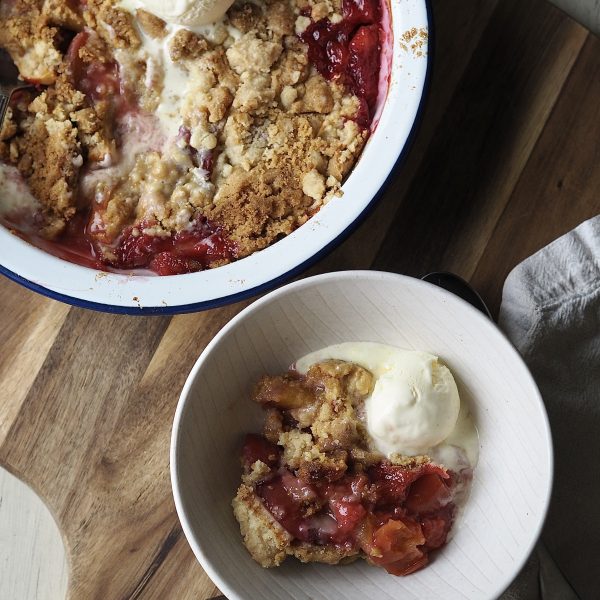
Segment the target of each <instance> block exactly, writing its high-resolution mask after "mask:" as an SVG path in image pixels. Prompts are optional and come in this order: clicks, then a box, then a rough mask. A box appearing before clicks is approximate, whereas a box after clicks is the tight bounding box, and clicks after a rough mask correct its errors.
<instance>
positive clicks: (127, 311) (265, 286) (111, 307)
mask: <svg viewBox="0 0 600 600" xmlns="http://www.w3.org/2000/svg"><path fill="white" fill-rule="evenodd" d="M425 9H426V11H427V29H428V38H429V40H428V45H427V68H426V71H425V81H424V83H423V92H422V94H421V99H420V101H419V106H418V108H417V114H416V116H415V120H414V122H413V125H412V127H411V130H410V133H409V134H408V137H407V138H406V142H405V143H404V147H403V148H402V151H401V152H400V154H399V156H398V158H397V160H396V162H395V164H394V166H393V168H392V169H391V170H390V172H389V174H388V176H387V177H386V179H385V181H384V182H383V184H382V185H381V187H380V188H379V191H378V192H377V193H376V194H375V195H374V196H373V198H372V199H371V200H370V202H369V203H368V204H367V205H366V206H365V208H364V210H363V211H362V212H361V213H360V215H358V216H357V217H356V219H354V221H353V222H352V223H351V224H350V225H349V226H348V227H347V228H346V229H345V230H344V231H342V233H340V234H339V235H338V236H337V237H335V238H334V239H333V240H331V241H330V242H329V243H328V244H327V245H325V246H323V248H321V250H319V251H318V252H316V253H315V254H313V255H312V256H311V257H310V258H308V259H307V260H305V261H304V262H302V263H300V264H299V265H297V266H295V267H294V268H293V269H290V270H289V271H287V272H286V273H283V274H282V275H279V276H278V277H275V278H273V279H271V280H269V281H267V282H265V283H262V284H260V285H257V286H255V287H253V288H250V289H248V290H244V291H243V292H237V293H235V294H230V295H229V296H223V297H221V298H215V299H214V300H206V301H204V302H195V303H192V304H182V305H179V306H146V307H135V306H118V305H115V304H103V303H101V302H90V301H88V300H81V299H79V298H74V297H73V296H67V295H66V294H60V293H58V292H55V291H54V290H50V289H48V288H46V287H44V286H41V285H39V284H37V283H34V282H33V281H29V280H28V279H25V278H24V277H21V276H20V275H18V274H17V273H15V272H13V271H11V270H9V269H7V268H6V267H4V266H2V265H1V264H0V273H1V274H2V275H5V276H6V277H8V278H9V279H12V280H13V281H15V282H16V283H19V284H20V285H22V286H24V287H26V288H28V289H30V290H32V291H34V292H37V293H38V294H42V295H43V296H47V297H48V298H52V299H53V300H59V301H61V302H64V303H66V304H70V305H72V306H76V307H79V308H87V309H89V310H95V311H99V312H105V313H113V314H120V315H138V316H149V315H178V314H184V313H192V312H200V311H203V310H208V309H211V308H219V307H221V306H226V305H228V304H234V303H235V302H241V301H242V300H247V299H248V298H252V297H253V296H259V295H260V294H262V293H264V292H268V291H270V290H272V289H274V288H276V287H277V286H279V285H280V284H282V283H284V282H286V281H287V280H289V279H292V278H293V277H295V276H296V275H300V274H301V273H303V272H304V271H305V270H306V269H308V268H309V267H311V266H312V265H314V264H315V263H316V262H317V261H319V260H320V259H321V258H324V257H325V256H326V255H327V254H329V253H330V252H331V251H332V250H333V249H334V248H336V247H337V246H339V245H340V244H341V243H342V242H343V241H344V240H345V239H346V238H348V236H349V235H350V234H351V233H352V232H354V231H355V230H356V228H357V227H358V226H359V225H360V224H361V223H362V222H363V221H364V220H365V218H366V217H367V216H368V215H369V214H370V213H371V211H372V210H373V208H374V207H375V205H376V203H377V202H378V201H379V200H380V198H381V197H382V195H383V193H384V192H385V190H386V189H387V187H388V185H389V183H390V181H391V179H392V177H393V176H395V175H396V174H397V171H398V170H399V168H400V167H401V166H402V165H403V163H404V161H405V159H406V157H407V156H408V153H409V151H410V149H411V148H412V145H413V142H414V140H415V137H416V134H417V131H418V130H419V127H420V125H421V122H422V121H423V113H424V111H425V105H426V102H427V98H428V97H429V88H430V85H431V77H432V70H433V62H434V56H433V54H434V45H435V29H434V22H433V10H432V7H431V0H425ZM174 277H176V276H174Z"/></svg>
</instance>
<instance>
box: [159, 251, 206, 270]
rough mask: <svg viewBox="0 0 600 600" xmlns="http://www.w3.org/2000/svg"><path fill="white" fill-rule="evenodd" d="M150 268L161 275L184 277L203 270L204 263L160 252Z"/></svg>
mask: <svg viewBox="0 0 600 600" xmlns="http://www.w3.org/2000/svg"><path fill="white" fill-rule="evenodd" d="M148 267H149V268H150V270H151V271H154V272H155V273H158V274H159V275H183V274H185V273H194V272H195V271H199V270H200V269H202V263H200V262H198V261H197V260H193V259H191V258H182V257H180V256H175V255H173V254H172V253H171V252H160V253H159V254H156V255H155V256H154V258H152V260H151V261H150V263H149V265H148Z"/></svg>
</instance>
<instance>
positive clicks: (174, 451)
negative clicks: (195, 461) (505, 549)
mask: <svg viewBox="0 0 600 600" xmlns="http://www.w3.org/2000/svg"><path fill="white" fill-rule="evenodd" d="M340 278H350V279H359V278H365V279H369V278H370V279H374V280H377V281H382V280H387V281H396V282H399V283H401V284H404V285H407V284H408V285H409V286H415V287H420V288H423V289H424V288H427V290H429V291H430V292H432V291H433V293H435V294H438V295H439V296H440V298H441V299H442V300H444V299H445V300H447V301H451V302H457V303H458V304H462V305H463V306H464V307H465V308H466V309H467V312H470V314H471V316H472V317H473V319H474V320H475V321H479V323H480V324H481V326H482V327H484V328H487V329H488V330H489V331H490V332H493V333H494V335H496V336H497V337H498V339H499V340H501V341H500V343H502V344H506V346H507V349H508V350H509V351H510V352H512V353H513V355H514V357H515V358H516V360H517V361H519V362H520V363H521V364H522V365H523V367H524V376H525V378H526V380H527V384H528V386H529V387H530V388H531V390H532V398H533V401H534V402H535V403H536V405H537V406H538V408H539V409H540V413H541V417H542V424H543V429H544V437H545V446H546V448H545V450H546V457H547V464H546V465H545V466H546V468H547V472H548V481H547V487H546V490H545V491H546V494H545V498H544V501H543V506H542V511H541V513H540V515H539V519H538V522H537V524H536V526H535V528H533V529H532V536H531V539H530V541H529V544H528V545H527V547H526V548H525V552H523V553H522V556H521V558H520V559H519V560H518V561H517V563H516V565H515V568H514V569H513V571H512V574H510V575H507V576H506V577H505V578H504V579H503V580H502V582H501V584H500V585H499V586H498V589H496V590H494V592H493V595H492V596H490V598H489V600H493V599H495V598H498V597H499V596H500V595H501V594H502V593H503V592H504V591H506V589H507V588H508V587H509V586H510V584H511V583H512V582H513V581H514V579H515V578H516V577H517V575H518V574H519V573H520V571H521V569H522V568H523V567H524V565H525V563H526V562H527V560H528V559H529V557H530V555H531V553H532V551H533V549H534V548H535V546H536V544H537V542H538V540H539V538H540V535H541V533H542V529H543V527H544V523H545V521H546V517H547V515H548V509H549V506H550V500H551V496H552V489H553V484H554V446H553V441H552V429H551V427H550V421H549V419H548V413H547V411H546V406H545V404H544V401H543V398H542V395H541V392H540V391H539V388H538V386H537V383H536V382H535V379H534V378H533V375H532V374H531V371H530V370H529V367H528V366H527V364H526V363H525V361H524V360H523V357H522V356H521V354H520V353H519V352H518V351H517V349H516V348H515V346H514V345H513V343H512V342H511V341H510V339H509V338H508V337H507V335H506V334H505V333H504V332H503V331H502V330H501V329H500V327H499V326H498V325H497V323H496V322H495V321H493V320H491V319H490V318H489V317H487V316H486V315H484V314H483V313H482V312H480V311H479V310H477V309H476V308H475V307H474V306H472V305H471V304H469V303H468V302H466V301H465V300H463V299H462V298H460V297H459V296H457V295H455V294H453V293H452V292H448V291H447V290H445V289H443V288H440V287H438V286H436V285H434V284H432V283H428V282H426V281H423V280H421V279H417V278H414V277H410V276H408V275H402V274H399V273H390V272H386V271H375V270H352V271H333V272H330V273H323V274H320V275H314V276H311V277H306V278H304V279H301V280H299V281H294V282H291V283H288V284H287V285H284V286H282V287H280V288H277V289H275V290H273V291H272V292H270V293H268V294H266V295H265V296H263V297H261V298H259V299H257V300H255V301H254V302H253V303H252V304H250V305H249V306H247V307H245V308H244V309H243V310H241V311H240V312H239V313H238V314H237V315H235V316H234V317H233V318H232V319H231V320H229V321H228V322H227V323H226V324H225V325H224V326H223V327H222V328H221V329H220V330H219V331H218V333H217V334H216V335H215V336H214V337H213V338H212V339H211V340H210V342H209V343H208V344H207V345H206V347H205V348H204V350H203V351H202V352H201V353H200V356H199V357H198V358H197V359H196V362H195V363H194V365H193V367H192V369H191V370H190V373H189V375H188V377H187V379H186V381H185V384H184V386H183V388H182V390H181V393H180V396H179V400H178V401H177V407H176V410H175V415H174V418H173V426H172V430H171V440H170V449H169V472H170V478H171V489H172V493H173V499H174V503H175V510H176V512H177V517H178V518H179V521H180V523H181V527H182V530H183V532H184V535H185V537H186V539H187V541H188V544H189V545H190V547H191V549H192V552H193V553H194V556H195V557H196V560H198V562H199V563H200V566H201V567H202V569H203V570H204V571H205V572H206V573H207V575H208V576H209V577H210V579H211V580H212V581H213V582H214V583H215V585H216V586H217V587H218V588H219V589H220V590H221V592H222V593H223V594H225V596H226V597H227V598H229V600H244V599H243V598H241V597H240V596H239V595H238V594H237V593H236V592H235V591H234V590H233V589H232V588H231V587H230V586H229V584H228V583H227V581H226V580H225V579H223V578H222V577H221V576H220V575H219V573H218V572H217V569H216V568H214V567H213V564H212V561H211V559H210V557H209V553H208V552H207V551H205V548H204V547H205V544H202V543H201V542H200V541H199V540H198V539H196V536H195V535H194V533H193V528H192V526H191V524H190V521H188V517H187V514H186V510H185V508H184V501H183V496H182V494H181V492H180V485H179V476H178V470H179V467H178V448H179V438H180V432H181V430H182V421H183V414H184V411H185V409H186V405H187V403H188V401H189V398H190V390H191V388H192V386H193V385H194V382H195V380H196V377H197V375H198V372H199V371H200V369H201V367H202V365H203V364H204V362H205V361H206V359H207V357H208V356H209V355H210V353H211V352H212V351H213V349H214V348H215V346H217V345H218V344H219V343H220V342H221V340H222V339H223V338H225V337H226V336H227V335H228V334H229V332H230V331H231V330H233V329H234V328H235V327H237V325H238V324H239V323H240V322H242V321H243V320H244V319H246V318H247V317H248V316H250V315H251V314H253V313H254V312H256V311H258V310H259V309H261V308H262V307H263V306H264V305H266V304H269V303H271V302H273V301H276V300H277V298H278V297H279V296H281V295H284V294H287V293H288V292H299V291H301V290H302V289H303V288H306V287H311V286H313V285H315V284H320V283H324V282H327V281H329V280H339V279H340ZM522 548H523V546H521V547H520V548H519V549H522ZM482 600H484V599H482Z"/></svg>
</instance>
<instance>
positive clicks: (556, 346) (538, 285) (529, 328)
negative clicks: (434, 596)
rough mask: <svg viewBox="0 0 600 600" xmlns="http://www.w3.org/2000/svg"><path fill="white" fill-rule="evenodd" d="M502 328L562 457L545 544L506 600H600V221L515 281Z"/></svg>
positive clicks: (518, 271) (526, 264)
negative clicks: (537, 394) (535, 389)
mask: <svg viewBox="0 0 600 600" xmlns="http://www.w3.org/2000/svg"><path fill="white" fill-rule="evenodd" d="M499 324H500V327H501V328H502V329H503V330H504V331H505V333H506V334H507V335H508V337H509V338H510V339H511V341H512V342H513V344H514V345H515V346H516V348H517V349H518V350H519V352H520V353H521V355H522V356H523V358H524V359H525V362H526V363H527V365H528V366H529V368H530V369H531V371H532V373H533V376H534V377H535V380H536V382H537V384H538V386H539V388H540V391H541V393H542V396H543V398H544V402H545V404H546V409H547V410H548V416H549V417H550V424H551V427H552V437H553V441H554V458H555V469H554V488H553V492H552V500H551V504H550V511H549V513H548V518H547V520H546V524H545V526H544V530H543V533H542V538H541V542H540V543H539V544H538V546H537V548H536V549H535V551H534V552H533V554H532V556H531V557H530V559H529V561H528V562H527V564H526V565H525V567H524V569H523V570H522V572H521V573H520V574H519V576H518V577H517V579H516V580H515V581H514V582H513V584H512V585H511V586H510V588H509V589H508V590H507V591H506V592H505V594H504V595H503V596H502V598H503V600H540V599H541V600H571V599H572V598H574V599H576V598H581V599H583V600H587V599H588V598H589V599H597V598H600V216H598V217H595V218H593V219H590V220H589V221H586V222H585V223H583V224H581V225H580V226H579V227H577V228H576V229H574V230H573V231H571V232H570V233H568V234H566V235H565V236H563V237H561V238H559V239H558V240H556V241H555V242H553V243H552V244H550V245H549V246H547V247H546V248H544V249H542V250H540V251H539V252H538V253H536V254H534V255H533V256H531V257H530V258H528V259H527V260H525V261H523V262H522V263H521V264H520V265H519V266H517V267H516V268H515V269H514V270H513V271H512V272H511V273H510V275H509V276H508V278H507V280H506V283H505V284H504V291H503V295H502V307H501V310H500V319H499Z"/></svg>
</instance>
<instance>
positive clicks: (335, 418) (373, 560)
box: [232, 344, 475, 575]
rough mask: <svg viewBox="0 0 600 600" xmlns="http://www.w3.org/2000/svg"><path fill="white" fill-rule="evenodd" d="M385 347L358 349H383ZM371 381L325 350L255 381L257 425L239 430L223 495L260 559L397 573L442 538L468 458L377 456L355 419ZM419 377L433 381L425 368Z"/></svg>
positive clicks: (463, 492) (268, 563)
mask: <svg viewBox="0 0 600 600" xmlns="http://www.w3.org/2000/svg"><path fill="white" fill-rule="evenodd" d="M342 346H343V345H342ZM348 346H349V345H348ZM375 346H378V347H377V348H376V347H375ZM332 348H334V349H335V348H336V347H332ZM386 348H389V347H383V346H380V345H375V344H371V345H369V348H368V350H370V351H371V354H377V352H379V355H380V356H383V355H382V354H381V352H380V350H381V349H384V350H385V349H386ZM344 350H345V351H346V352H347V348H346V349H344ZM338 353H339V352H338ZM386 356H387V357H389V356H390V354H389V353H388V354H387V355H386ZM425 356H426V355H425V354H423V353H421V354H420V355H419V358H423V357H425ZM389 364H391V363H389V362H388V364H387V366H386V369H388V371H389ZM430 364H433V363H430ZM444 368H445V367H444ZM433 369H434V373H436V374H439V373H441V371H438V370H437V367H436V366H435V364H433ZM405 372H407V371H405ZM377 382H378V378H377V377H376V376H375V375H374V373H373V372H372V371H369V370H367V369H365V368H363V367H362V366H360V365H358V364H356V363H354V362H349V361H345V360H336V359H328V360H322V361H320V362H316V363H312V364H311V365H310V366H309V367H308V368H307V370H306V372H304V373H300V372H298V371H297V370H290V371H289V372H288V373H286V374H285V375H282V376H274V377H271V376H265V377H263V378H262V379H261V380H260V381H259V382H258V384H257V385H256V387H255V390H254V393H253V400H254V401H255V402H257V403H258V404H260V405H261V406H262V407H263V408H264V410H265V422H264V428H263V432H262V434H249V435H247V436H246V439H245V442H244V444H243V448H242V452H241V461H242V467H243V475H242V483H241V485H240V486H239V489H238V491H237V495H236V497H235V499H234V500H233V503H232V504H233V510H234V514H235V517H236V519H237V520H238V522H239V525H240V530H241V534H242V536H243V539H244V543H245V545H246V547H247V549H248V551H249V552H250V554H251V555H252V558H253V559H254V560H255V561H256V562H258V563H259V564H260V565H261V566H263V567H275V566H278V565H280V564H281V563H282V562H283V561H284V560H285V559H286V557H288V556H294V557H296V558H298V559H299V560H300V561H302V562H322V563H328V564H338V563H341V564H343V563H347V562H351V561H354V560H355V559H358V558H363V559H366V560H367V561H368V562H369V563H370V564H372V565H375V566H380V567H383V568H384V569H386V570H387V571H388V572H389V573H391V574H394V575H408V574H410V573H413V572H414V571H417V570H418V569H421V568H422V567H424V566H425V565H426V564H427V563H428V562H429V561H430V558H431V554H432V553H433V552H435V551H436V550H438V549H439V548H441V547H442V546H444V544H445V543H446V541H447V539H448V535H449V532H450V530H451V527H452V525H453V523H454V521H455V519H456V516H457V511H458V510H459V508H460V506H462V504H464V501H465V500H466V497H467V495H468V489H469V486H470V482H471V479H472V472H473V471H472V467H471V465H469V464H468V461H466V460H465V461H464V462H462V463H460V464H459V466H456V464H453V461H452V460H451V461H450V463H449V464H446V465H445V464H442V462H441V461H440V460H437V459H436V460H434V458H432V456H430V455H428V454H420V455H414V454H413V455H406V454H398V453H396V454H392V455H389V456H388V455H385V454H383V453H382V452H381V451H380V450H379V449H378V447H377V444H375V443H374V441H373V438H372V437H371V435H370V426H369V423H368V421H367V418H366V416H367V415H366V412H367V410H368V409H367V408H366V406H365V405H366V403H367V402H368V399H369V398H370V397H371V396H372V395H373V394H374V390H375V389H376V387H377V385H378V383H377ZM430 383H432V385H433V388H436V389H437V385H438V383H439V382H438V380H437V379H436V377H434V380H433V382H431V381H430ZM433 388H432V389H433ZM395 389H399V388H398V387H396V388H395ZM423 393H425V392H423ZM454 421H455V422H456V418H455V419H454ZM462 429H464V427H462ZM473 431H475V430H474V429H473ZM440 447H441V446H440ZM446 449H447V448H446ZM460 452H461V453H462V451H460ZM432 455H433V456H435V451H433V452H432Z"/></svg>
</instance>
